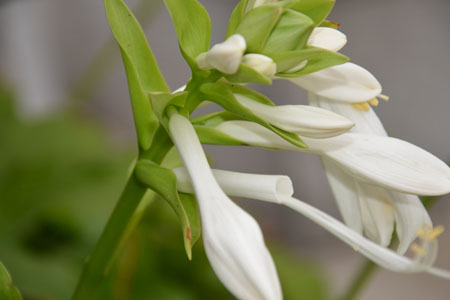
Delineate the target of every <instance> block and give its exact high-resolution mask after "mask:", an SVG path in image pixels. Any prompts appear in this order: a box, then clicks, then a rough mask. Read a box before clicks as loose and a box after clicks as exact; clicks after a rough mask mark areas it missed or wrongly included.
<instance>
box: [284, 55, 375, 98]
mask: <svg viewBox="0 0 450 300" xmlns="http://www.w3.org/2000/svg"><path fill="white" fill-rule="evenodd" d="M289 80H290V81H292V82H293V83H295V84H296V85H298V86H300V87H302V88H304V89H305V90H307V91H310V92H312V93H314V94H316V95H318V96H322V97H327V98H332V99H334V100H337V101H343V102H347V103H358V102H364V101H369V100H371V99H373V98H375V97H377V96H378V95H380V93H381V85H380V83H379V82H378V80H377V79H376V78H375V77H374V76H373V75H372V74H371V73H370V72H369V71H367V70H366V69H364V68H363V67H360V66H358V65H355V64H354V63H350V62H348V63H345V64H342V65H337V66H333V67H330V68H327V69H324V70H320V71H317V72H314V73H311V74H308V75H305V76H300V77H295V78H289Z"/></svg>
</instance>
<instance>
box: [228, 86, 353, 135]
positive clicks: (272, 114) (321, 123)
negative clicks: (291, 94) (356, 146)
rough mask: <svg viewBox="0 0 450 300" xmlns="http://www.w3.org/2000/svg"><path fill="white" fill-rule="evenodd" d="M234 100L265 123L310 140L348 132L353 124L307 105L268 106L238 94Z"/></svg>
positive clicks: (334, 114)
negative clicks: (310, 138)
mask: <svg viewBox="0 0 450 300" xmlns="http://www.w3.org/2000/svg"><path fill="white" fill-rule="evenodd" d="M234 96H235V98H236V100H237V101H238V102H239V103H240V104H242V105H243V106H245V107H246V108H248V109H250V110H251V111H252V112H253V113H254V114H256V115H258V116H259V117H261V118H263V119H264V120H266V121H267V122H269V123H271V124H272V125H275V126H277V127H279V128H281V129H284V130H286V131H289V132H293V133H296V134H300V135H302V136H308V137H312V138H326V137H331V136H336V135H339V134H341V133H344V132H346V131H348V130H349V129H350V128H351V127H352V126H353V123H352V122H350V121H349V120H348V119H346V118H344V117H342V116H340V115H338V114H336V113H333V112H330V111H328V110H326V109H321V108H317V107H312V106H307V105H280V106H269V105H265V104H262V103H259V102H256V101H254V100H252V99H249V98H248V97H246V96H244V95H240V94H235V95H234Z"/></svg>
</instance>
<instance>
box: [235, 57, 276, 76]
mask: <svg viewBox="0 0 450 300" xmlns="http://www.w3.org/2000/svg"><path fill="white" fill-rule="evenodd" d="M242 63H243V64H245V65H247V66H249V67H251V68H253V69H255V70H256V71H257V72H259V73H261V74H262V75H264V76H266V77H269V78H272V77H273V76H274V75H275V73H276V72H277V64H276V63H275V62H274V61H273V60H272V59H271V58H270V57H268V56H265V55H262V54H255V53H250V54H246V55H244V57H243V58H242Z"/></svg>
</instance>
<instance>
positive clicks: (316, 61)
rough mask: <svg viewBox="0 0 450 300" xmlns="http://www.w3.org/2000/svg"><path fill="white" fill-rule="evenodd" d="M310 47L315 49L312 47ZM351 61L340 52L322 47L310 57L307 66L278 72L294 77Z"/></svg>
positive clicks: (287, 76)
mask: <svg viewBox="0 0 450 300" xmlns="http://www.w3.org/2000/svg"><path fill="white" fill-rule="evenodd" d="M310 49H313V48H312V47H311V48H310ZM348 61H349V58H348V57H347V56H345V55H342V54H340V53H336V52H333V51H329V50H325V49H321V51H319V53H318V54H316V55H314V56H312V57H311V58H309V59H308V62H307V64H306V66H305V67H303V68H302V69H300V70H298V71H296V72H292V73H283V72H280V73H277V76H280V77H286V78H292V77H299V76H303V75H307V74H310V73H313V72H317V71H320V70H323V69H326V68H329V67H332V66H336V65H340V64H343V63H346V62H348Z"/></svg>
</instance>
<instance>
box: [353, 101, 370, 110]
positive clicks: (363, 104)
mask: <svg viewBox="0 0 450 300" xmlns="http://www.w3.org/2000/svg"><path fill="white" fill-rule="evenodd" d="M352 106H353V108H355V109H357V110H362V111H369V110H370V105H369V103H368V102H359V103H352Z"/></svg>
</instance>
